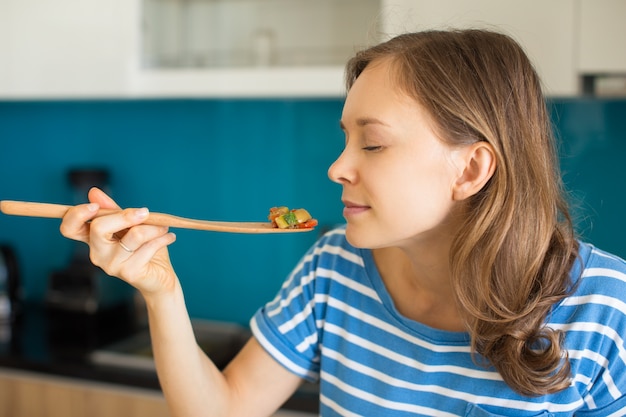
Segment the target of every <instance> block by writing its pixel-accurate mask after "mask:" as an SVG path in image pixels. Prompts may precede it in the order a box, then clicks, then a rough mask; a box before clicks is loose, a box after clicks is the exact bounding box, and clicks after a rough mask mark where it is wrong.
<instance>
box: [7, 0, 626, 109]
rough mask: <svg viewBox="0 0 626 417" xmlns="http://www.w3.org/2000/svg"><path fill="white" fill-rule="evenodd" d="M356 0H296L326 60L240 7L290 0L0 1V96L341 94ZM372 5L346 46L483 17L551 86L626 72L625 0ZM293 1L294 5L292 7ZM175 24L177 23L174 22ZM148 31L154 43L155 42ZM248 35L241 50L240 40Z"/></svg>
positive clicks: (551, 91)
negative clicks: (153, 8) (149, 17)
mask: <svg viewBox="0 0 626 417" xmlns="http://www.w3.org/2000/svg"><path fill="white" fill-rule="evenodd" d="M144 1H145V2H150V1H152V2H157V3H158V2H160V3H170V4H171V5H173V6H172V7H174V6H176V5H178V6H181V5H187V7H190V5H193V4H196V6H198V7H199V6H200V5H202V4H203V3H211V5H212V6H211V7H226V6H227V5H229V7H230V6H232V5H235V4H236V5H237V6H236V7H247V8H248V12H249V13H248V12H246V13H235V12H233V11H231V12H228V13H230V15H233V16H239V17H241V18H242V19H243V20H241V21H240V22H239V24H240V25H242V26H241V27H242V28H243V30H232V28H229V27H227V26H229V25H230V26H232V25H233V24H232V22H231V21H230V20H224V19H221V18H219V17H216V16H213V17H212V19H213V20H212V21H207V22H206V24H203V20H202V19H204V18H206V15H204V17H203V14H202V13H199V12H198V10H199V9H197V7H196V9H194V10H192V12H193V13H191V14H190V15H189V16H187V17H186V18H185V16H180V13H178V15H177V14H176V13H173V14H172V13H166V14H165V15H164V16H166V17H167V19H170V20H171V19H174V20H176V19H178V20H176V21H177V22H178V25H179V26H178V29H176V27H177V26H176V24H175V25H174V26H173V28H174V30H173V31H172V26H170V27H169V29H160V28H155V27H154V26H150V27H147V26H146V22H145V21H144V20H142V19H143V17H142V16H143V12H142V9H143V8H144V4H143V2H144ZM281 1H282V2H283V3H280V2H281ZM354 1H356V0H349V1H348V0H345V1H344V0H341V1H340V0H322V1H320V2H310V1H309V2H306V4H308V5H317V6H311V7H318V9H316V11H315V13H314V12H313V11H308V9H307V11H306V13H304V14H305V15H306V16H307V17H308V16H310V17H311V19H313V17H314V16H317V17H316V18H319V17H320V16H322V17H323V16H327V17H326V18H324V19H323V21H328V24H329V27H330V28H333V29H332V30H331V29H329V28H327V27H325V28H320V29H319V31H317V33H319V34H320V36H319V37H320V38H323V39H324V40H326V41H327V43H326V45H327V46H328V45H331V44H332V41H333V39H342V41H340V42H339V41H338V42H337V43H338V44H340V45H342V48H343V49H342V51H341V52H340V54H338V55H336V56H335V57H334V58H333V57H331V58H328V56H330V55H332V51H331V53H330V54H328V52H329V51H328V50H327V51H326V57H325V58H322V59H317V58H315V57H316V56H317V55H318V54H319V51H318V49H316V46H315V45H313V44H312V43H311V42H317V41H319V39H316V37H315V36H309V35H307V36H304V35H303V38H302V39H300V40H298V39H297V38H298V29H299V27H298V22H296V21H294V18H293V16H295V15H289V13H288V12H287V11H285V12H284V13H282V14H281V13H274V12H272V13H270V12H266V13H265V14H263V13H260V10H261V9H258V10H257V9H255V10H254V11H253V12H251V11H250V9H251V6H250V5H252V4H257V5H259V7H261V5H267V4H274V3H275V4H279V3H280V4H282V5H281V6H280V7H283V6H285V5H287V6H288V5H289V4H291V3H293V4H295V2H291V3H290V2H289V1H288V0H271V1H270V0H264V1H261V0H238V1H237V2H233V1H230V0H186V1H178V0H56V1H54V2H43V1H38V0H2V1H0V57H1V58H0V59H1V62H2V65H0V99H11V98H17V99H20V98H73V97H104V98H106V97H121V98H123V97H176V96H181V97H194V96H195V97H248V96H250V97H258V96H263V97H290V96H308V97H316V96H322V97H324V96H342V95H343V94H344V87H343V60H344V59H345V55H346V46H348V47H349V45H347V44H346V43H345V42H343V39H344V38H345V37H346V36H347V35H346V33H347V32H345V30H346V29H345V27H344V26H346V25H347V20H346V16H349V15H350V13H346V11H348V12H349V10H348V9H350V10H352V9H354V8H355V6H354ZM375 3H378V7H379V9H380V10H379V13H377V14H376V17H373V18H372V19H371V21H369V20H368V19H366V18H364V17H363V16H365V15H363V14H360V13H361V10H360V8H359V9H355V10H358V11H359V13H354V18H355V21H357V22H360V24H361V25H362V27H363V28H364V29H363V38H362V39H361V40H359V41H356V42H355V41H353V42H352V43H353V49H359V48H360V47H362V46H364V45H366V44H371V43H376V42H378V41H379V40H381V39H382V38H384V37H388V36H391V35H393V34H397V33H400V32H405V31H409V30H421V29H429V28H442V27H487V28H495V29H497V30H503V31H506V32H508V33H509V34H511V35H512V36H513V37H514V38H516V39H517V40H518V41H520V43H521V44H522V45H523V46H524V48H525V49H526V51H527V52H528V54H529V56H530V57H531V59H532V60H533V62H534V64H535V66H536V67H537V70H538V72H539V74H540V76H541V77H542V79H543V82H544V85H545V90H546V93H547V94H548V95H549V96H570V95H576V94H578V93H579V92H580V82H579V78H580V76H581V75H582V74H590V73H591V74H598V73H621V74H623V73H625V72H626V49H625V48H623V47H622V45H621V42H622V39H625V38H626V26H624V25H623V24H622V22H621V19H622V18H623V17H624V16H626V2H624V0H551V1H549V2H545V1H542V0H526V1H501V0H469V1H468V0H436V1H435V0H381V1H378V2H372V1H371V0H368V4H369V5H370V6H369V7H371V4H375ZM333 4H335V5H334V6H333ZM220 5H221V6H220ZM246 5H247V6H246ZM339 5H342V6H339ZM287 6H285V7H287ZM233 7H235V6H233ZM275 7H276V6H275ZM294 7H295V6H294ZM298 7H299V9H298ZM298 7H295V8H294V9H293V10H292V11H293V12H294V13H295V12H297V10H301V7H300V6H298ZM333 7H336V9H333ZM173 10H174V9H173ZM179 12H180V10H179ZM187 12H189V9H188V10H187ZM228 13H227V15H229V14H228ZM324 13H325V14H324ZM177 16H178V17H177ZM259 16H261V17H259ZM263 16H265V17H263ZM276 16H283V21H287V22H288V25H287V26H286V27H288V28H290V30H291V32H289V33H292V34H293V35H287V36H284V34H282V32H281V31H282V30H283V29H280V30H278V32H276V31H274V32H271V31H270V32H267V31H266V29H267V28H265V27H264V25H261V24H260V23H263V22H267V21H268V20H267V19H270V20H269V21H270V22H271V19H275V18H276ZM290 16H291V17H290ZM255 18H256V19H257V20H256V21H255V20H254V19H255ZM266 18H267V19H266ZM167 19H166V20H167ZM181 19H183V20H181ZM184 19H186V20H184ZM181 22H183V23H185V22H186V23H185V24H184V25H182V26H181ZM187 23H189V24H187ZM191 23H193V24H191ZM220 25H221V26H224V27H226V28H225V29H224V28H223V30H222V32H219V31H217V32H216V31H215V30H213V29H214V27H215V26H220ZM313 26H315V25H313ZM313 26H312V27H313ZM233 27H234V26H233ZM146 31H147V32H146ZM243 32H245V33H244V34H243V35H241V34H242V33H243ZM248 32H249V33H248ZM145 33H148V35H149V36H144V35H145ZM220 33H221V34H220ZM268 33H270V35H269V36H266V35H267V34H268ZM302 33H304V32H302ZM381 33H382V34H383V35H382V38H381V35H380V34H381ZM150 34H151V35H150ZM255 34H256V35H255ZM240 35H241V36H240ZM257 35H259V36H260V37H259V36H257ZM276 35H278V36H280V37H282V38H283V39H288V40H289V42H287V43H283V44H282V47H283V50H282V52H281V58H277V57H276V55H275V54H276V51H278V50H279V49H280V48H281V45H280V43H279V44H278V45H276V44H274V40H275V38H274V36H276ZM322 35H323V36H322ZM237 36H240V37H239V38H237ZM205 38H206V39H212V40H213V41H214V42H215V41H217V42H218V44H220V42H222V41H224V42H225V43H226V44H228V45H229V48H230V49H231V52H232V51H239V52H241V51H243V54H244V55H239V58H237V56H235V55H236V54H235V55H233V56H231V57H229V58H228V59H226V60H223V59H222V60H221V61H220V60H219V59H218V60H217V61H215V60H214V62H217V64H215V65H208V66H207V65H205V64H204V63H203V62H204V61H206V60H207V59H208V58H207V56H210V54H211V53H212V54H214V55H215V54H216V53H218V54H219V53H221V52H220V51H217V50H210V47H209V48H208V49H207V46H206V45H205V44H203V43H202V42H203V39H205ZM158 39H160V42H161V43H160V44H159V43H158V42H157V43H155V40H158ZM294 39H295V41H294ZM246 40H247V41H246ZM248 41H249V48H248V49H246V48H247V47H246V46H245V45H244V46H243V47H242V45H243V43H242V42H248ZM298 42H300V45H301V46H302V48H298V47H297V45H298ZM342 42H343V43H342ZM159 45H160V46H159ZM181 45H182V46H181ZM214 45H215V43H214ZM176 48H178V52H177V53H179V54H182V55H180V56H179V57H178V58H180V60H179V62H182V63H183V65H179V64H173V65H172V64H168V56H167V52H168V51H172V50H176ZM181 48H182V49H181ZM290 48H291V49H290ZM288 50H291V51H292V52H294V51H295V52H297V51H300V54H299V58H298V55H297V54H295V53H291V54H289V53H286V54H285V53H283V52H285V51H288ZM302 51H304V52H302ZM163 52H165V55H163ZM222 52H223V51H222ZM237 53H238V52H237ZM246 54H247V55H246ZM242 56H244V58H241V57H242ZM245 56H247V57H248V58H245ZM337 57H339V58H337ZM316 59H317V61H315V60H316ZM203 60H204V61H203ZM246 60H247V61H246ZM298 60H299V63H298V62H297V61H298ZM311 60H313V62H311ZM210 61H211V60H210V59H208V61H207V62H210ZM159 62H160V63H159ZM174 62H176V60H174ZM164 63H165V64H164ZM242 63H243V64H242Z"/></svg>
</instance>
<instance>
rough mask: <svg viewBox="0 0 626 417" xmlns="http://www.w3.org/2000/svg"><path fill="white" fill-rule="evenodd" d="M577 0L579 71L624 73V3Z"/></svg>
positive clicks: (625, 57) (625, 66) (625, 64)
mask: <svg viewBox="0 0 626 417" xmlns="http://www.w3.org/2000/svg"><path fill="white" fill-rule="evenodd" d="M579 1H580V12H579V13H578V17H579V25H580V31H579V37H580V41H579V50H578V57H579V58H578V69H579V71H580V72H581V73H583V74H594V73H622V74H623V73H626V47H624V41H625V40H626V24H625V23H624V19H626V1H624V0H579Z"/></svg>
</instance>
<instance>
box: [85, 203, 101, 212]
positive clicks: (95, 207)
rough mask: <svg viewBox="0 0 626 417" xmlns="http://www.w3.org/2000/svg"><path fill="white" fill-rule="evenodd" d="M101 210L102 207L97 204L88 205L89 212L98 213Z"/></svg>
mask: <svg viewBox="0 0 626 417" xmlns="http://www.w3.org/2000/svg"><path fill="white" fill-rule="evenodd" d="M99 208H100V206H99V205H98V204H96V203H90V204H87V210H89V211H91V212H94V211H98V209H99Z"/></svg>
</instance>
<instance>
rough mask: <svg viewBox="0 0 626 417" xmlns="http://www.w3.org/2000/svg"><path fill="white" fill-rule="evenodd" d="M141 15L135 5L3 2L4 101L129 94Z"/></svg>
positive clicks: (119, 1) (74, 0) (0, 89)
mask: <svg viewBox="0 0 626 417" xmlns="http://www.w3.org/2000/svg"><path fill="white" fill-rule="evenodd" d="M138 16H139V5H138V3H136V2H135V1H134V0H106V1H102V0H56V1H35V0H2V1H0V60H1V64H0V98H24V97H26V98H28V97H36V98H40V97H55V98H56V97H68V96H70V97H74V96H119V95H122V94H124V93H126V92H127V91H128V90H129V88H130V74H131V70H132V67H133V63H134V60H135V56H136V55H137V53H138V51H139V49H138V44H137V41H138V40H137V37H136V33H138V31H139V26H138V22H139V18H138Z"/></svg>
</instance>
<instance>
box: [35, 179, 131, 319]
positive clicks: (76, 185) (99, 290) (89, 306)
mask: <svg viewBox="0 0 626 417" xmlns="http://www.w3.org/2000/svg"><path fill="white" fill-rule="evenodd" d="M67 178H68V181H69V184H70V186H71V187H72V189H73V194H74V204H81V203H85V202H86V199H87V192H88V191H89V189H90V188H91V187H94V186H95V187H98V188H101V189H104V190H107V188H108V182H109V172H108V171H107V170H106V169H101V168H77V169H70V170H69V171H68V173H67ZM135 294H136V291H135V289H134V288H133V287H131V286H130V285H128V284H127V283H125V282H123V281H121V280H119V279H117V278H113V277H110V276H108V275H107V274H106V273H104V271H102V269H100V268H98V267H96V266H94V265H93V264H92V263H91V261H90V259H89V247H88V246H87V245H86V244H84V243H83V242H74V243H73V249H72V253H71V256H70V259H69V263H68V264H67V266H66V267H65V268H63V269H60V270H56V271H53V272H52V273H51V274H50V275H49V277H48V287H47V291H46V295H45V302H46V306H47V307H48V308H49V309H51V310H55V311H65V312H74V313H84V314H87V315H94V314H99V313H105V312H107V311H110V310H115V309H120V308H128V307H129V306H132V305H133V303H134V299H135Z"/></svg>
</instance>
